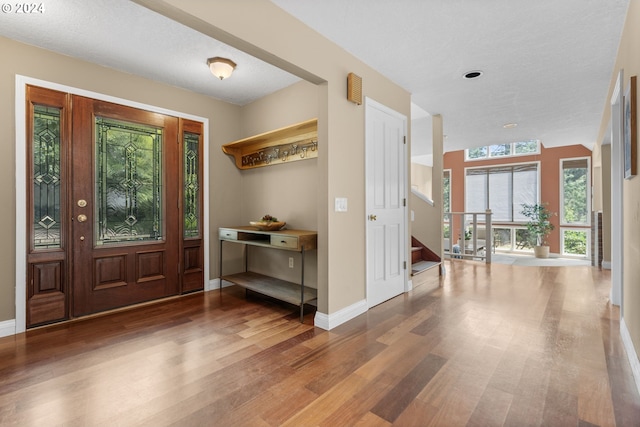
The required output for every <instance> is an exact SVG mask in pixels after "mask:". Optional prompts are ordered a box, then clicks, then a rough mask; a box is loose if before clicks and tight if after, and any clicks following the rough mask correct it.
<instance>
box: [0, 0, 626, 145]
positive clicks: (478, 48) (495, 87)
mask: <svg viewBox="0 0 640 427" xmlns="http://www.w3.org/2000/svg"><path fill="white" fill-rule="evenodd" d="M272 1H273V3H275V4H277V5H278V6H280V7H281V8H283V9H284V10H286V11H287V12H289V13H291V14H292V15H294V16H296V17H298V19H300V20H302V21H303V22H305V23H306V24H307V25H309V26H310V27H312V28H314V29H315V30H316V31H318V32H320V33H322V34H324V35H325V36H326V37H327V38H329V39H330V40H333V41H334V42H335V43H336V44H338V45H340V46H342V47H343V48H345V49H346V50H347V51H349V52H351V53H352V54H353V55H354V56H356V57H358V58H359V59H361V60H362V61H364V62H365V63H367V64H369V65H370V66H372V67H373V68H375V69H377V70H379V71H380V72H381V73H382V74H384V75H386V76H387V77H389V78H390V79H391V80H393V81H395V82H396V83H397V84H399V85H400V86H402V87H404V88H405V89H406V90H408V91H409V92H410V93H412V100H413V103H414V104H415V105H414V110H415V111H418V112H419V110H420V109H422V110H424V111H426V112H428V113H430V114H442V116H443V121H444V131H445V134H446V135H447V138H446V140H445V150H447V151H449V150H454V149H460V148H465V147H472V146H479V145H486V144H496V143H505V142H511V141H516V140H526V139H540V140H541V141H542V142H543V143H544V144H545V146H547V147H550V146H559V145H569V144H584V145H586V146H589V147H590V146H592V144H593V143H594V142H595V138H596V137H597V132H598V128H599V125H600V119H601V114H602V110H603V107H604V105H605V102H606V95H607V91H608V85H609V80H610V78H611V75H612V73H613V71H614V70H613V65H614V60H615V56H616V50H617V47H618V43H619V40H620V35H621V31H622V26H623V23H624V17H625V14H626V10H627V6H628V0H536V1H524V0H446V1H445V0H393V1H392V0H348V1H345V0H322V1H318V0H272ZM215 2H219V3H220V6H219V7H223V2H221V1H220V0H215V1H214V3H215ZM7 4H9V3H7ZM43 4H44V6H45V8H46V9H45V12H44V13H41V14H15V13H0V35H2V36H6V37H9V38H12V39H15V40H19V41H22V42H25V43H28V44H32V45H36V46H40V47H43V48H46V49H50V50H53V51H56V52H60V53H63V54H65V55H69V56H73V57H78V58H81V59H85V60H88V61H91V62H95V63H98V64H101V65H104V66H107V67H111V68H114V69H118V70H122V71H125V72H128V73H132V74H137V75H141V76H144V77H147V78H150V79H153V80H157V81H162V82H166V83H169V84H171V85H174V86H178V87H182V88H185V89H188V90H192V91H194V92H198V93H203V94H206V95H209V96H212V97H215V98H218V99H221V100H224V101H227V102H231V103H234V104H238V105H244V104H246V103H249V102H251V101H253V100H255V99H259V98H261V97H263V96H265V95H267V94H269V93H272V92H274V91H276V90H279V89H281V88H283V87H286V86H288V85H290V84H293V83H295V82H297V81H299V78H297V77H295V76H292V75H291V74H288V73H285V72H284V71H282V70H279V69H277V68H275V67H273V66H271V65H269V64H266V63H265V62H262V61H260V60H258V59H256V58H253V57H251V56H250V55H247V54H245V53H243V52H241V51H239V50H237V49H235V48H232V47H230V46H228V45H224V44H222V43H220V42H218V41H216V40H213V39H212V38H210V37H208V36H206V35H203V34H201V33H199V32H197V31H194V30H192V29H190V28H187V27H185V26H183V25H181V24H178V23H176V22H173V21H171V20H169V19H167V18H165V17H163V16H161V15H159V14H157V13H155V12H152V11H150V10H148V9H145V8H144V7H142V6H140V5H138V4H135V3H132V2H130V1H128V0H91V1H86V0H55V1H53V0H52V1H49V2H44V3H43ZM212 56H226V57H230V58H232V59H233V60H234V61H236V62H237V63H238V68H237V70H236V72H235V73H234V75H233V76H232V77H231V78H229V79H228V80H224V81H219V80H216V79H215V78H213V76H212V75H211V74H210V73H209V71H208V68H207V65H206V59H207V58H208V57H212ZM470 70H482V71H483V72H484V74H483V76H482V77H480V78H479V79H476V80H464V79H463V78H462V75H463V73H465V72H467V71H470ZM353 71H356V70H353ZM365 95H366V94H365ZM422 116H424V114H422ZM512 122H515V123H518V126H517V127H516V128H514V129H504V128H503V127H502V125H503V124H505V123H512ZM429 133H430V131H429V118H428V117H426V118H422V119H419V120H416V121H415V123H414V128H413V136H414V140H415V141H421V140H423V139H428V138H429ZM416 152H418V150H416Z"/></svg>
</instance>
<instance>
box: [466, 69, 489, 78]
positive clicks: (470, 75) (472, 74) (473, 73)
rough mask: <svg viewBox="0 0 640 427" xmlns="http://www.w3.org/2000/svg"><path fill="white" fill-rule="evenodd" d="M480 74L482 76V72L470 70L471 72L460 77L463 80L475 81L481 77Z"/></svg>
mask: <svg viewBox="0 0 640 427" xmlns="http://www.w3.org/2000/svg"><path fill="white" fill-rule="evenodd" d="M482 74H484V73H483V72H482V71H480V70H472V71H467V72H466V73H464V74H463V75H462V77H463V78H464V79H467V80H473V79H477V78H478V77H480V76H482Z"/></svg>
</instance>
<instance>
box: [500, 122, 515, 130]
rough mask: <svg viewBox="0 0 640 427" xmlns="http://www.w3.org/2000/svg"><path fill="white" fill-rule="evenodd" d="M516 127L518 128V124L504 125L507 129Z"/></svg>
mask: <svg viewBox="0 0 640 427" xmlns="http://www.w3.org/2000/svg"><path fill="white" fill-rule="evenodd" d="M516 126H518V124H517V123H505V124H503V125H502V127H503V128H505V129H513V128H514V127H516Z"/></svg>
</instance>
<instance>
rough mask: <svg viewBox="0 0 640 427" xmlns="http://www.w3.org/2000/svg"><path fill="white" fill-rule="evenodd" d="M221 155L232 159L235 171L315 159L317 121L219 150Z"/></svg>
mask: <svg viewBox="0 0 640 427" xmlns="http://www.w3.org/2000/svg"><path fill="white" fill-rule="evenodd" d="M222 151H223V152H224V153H225V154H228V155H230V156H233V157H234V159H235V162H236V166H237V167H238V169H253V168H258V167H262V166H273V165H277V164H282V163H288V162H295V161H299V160H308V159H314V158H316V157H318V119H311V120H307V121H304V122H301V123H297V124H295V125H291V126H287V127H284V128H281V129H277V130H273V131H270V132H265V133H261V134H260V135H255V136H252V137H249V138H244V139H240V140H238V141H233V142H230V143H228V144H224V145H223V146H222Z"/></svg>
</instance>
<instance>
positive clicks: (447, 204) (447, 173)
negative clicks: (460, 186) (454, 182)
mask: <svg viewBox="0 0 640 427" xmlns="http://www.w3.org/2000/svg"><path fill="white" fill-rule="evenodd" d="M442 203H443V205H444V206H443V208H444V211H445V212H451V170H450V169H445V170H444V171H443V174H442ZM446 218H448V217H445V219H446Z"/></svg>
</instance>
